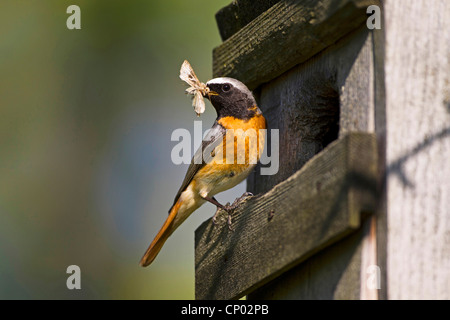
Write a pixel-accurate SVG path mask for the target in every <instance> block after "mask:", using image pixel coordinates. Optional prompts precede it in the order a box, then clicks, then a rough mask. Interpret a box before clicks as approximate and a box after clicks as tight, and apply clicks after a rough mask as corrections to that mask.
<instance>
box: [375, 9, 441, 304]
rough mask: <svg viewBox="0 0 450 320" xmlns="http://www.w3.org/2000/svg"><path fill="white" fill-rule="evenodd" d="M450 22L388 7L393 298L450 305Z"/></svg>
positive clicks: (430, 12)
mask: <svg viewBox="0 0 450 320" xmlns="http://www.w3.org/2000/svg"><path fill="white" fill-rule="evenodd" d="M449 17H450V1H447V0H434V1H433V2H432V5H431V3H430V2H429V1H423V0H416V1H407V0H393V1H392V0H386V1H384V19H385V31H384V32H385V34H386V45H385V66H384V70H385V84H386V119H387V121H386V140H387V141H386V162H387V163H386V166H387V173H386V186H385V188H386V190H387V215H388V217H387V230H386V234H385V237H387V239H388V243H387V268H388V270H387V272H388V277H387V288H388V298H389V299H449V298H450V108H449V106H450V104H449V101H450V100H449V99H448V98H449V96H450V94H449V93H450V18H449Z"/></svg>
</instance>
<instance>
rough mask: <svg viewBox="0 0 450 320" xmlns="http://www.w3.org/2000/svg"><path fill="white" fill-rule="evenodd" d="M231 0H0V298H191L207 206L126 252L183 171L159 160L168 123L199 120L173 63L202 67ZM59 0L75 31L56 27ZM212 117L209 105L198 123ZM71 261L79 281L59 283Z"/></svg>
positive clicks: (146, 230) (201, 73)
mask: <svg viewBox="0 0 450 320" xmlns="http://www.w3.org/2000/svg"><path fill="white" fill-rule="evenodd" d="M229 2H230V0H221V1H209V0H190V1H185V0H172V1H163V0H145V1H144V0H142V1H136V0H130V1H99V0H96V1H92V0H91V1H87V0H86V1H62V0H45V1H15V0H2V2H1V9H0V298H1V299H78V298H80V299H192V298H194V231H195V229H196V228H197V227H198V226H199V225H200V224H201V223H202V222H203V221H204V220H206V219H207V218H209V217H211V216H212V215H213V214H214V211H215V208H214V207H213V206H212V205H210V204H205V205H204V206H203V207H202V208H201V209H199V210H198V211H197V212H195V214H194V215H193V216H191V218H190V219H188V220H187V222H185V224H183V225H182V226H181V227H180V228H179V229H178V230H177V232H175V234H174V235H173V236H172V237H171V238H170V239H169V240H168V242H167V243H166V246H165V247H164V248H163V250H162V252H161V253H160V255H159V256H158V258H157V259H156V261H155V262H154V263H153V264H152V265H151V266H150V267H149V268H141V267H139V266H138V262H139V260H140V258H141V256H142V254H143V253H144V251H145V249H146V248H147V246H148V245H149V243H150V241H151V240H152V239H153V237H154V235H155V234H156V232H157V231H158V230H159V228H160V227H161V225H162V223H163V222H164V220H165V218H166V217H167V210H168V209H169V207H170V206H171V204H172V201H173V197H174V196H175V194H176V192H177V190H178V188H179V186H180V184H181V182H182V179H183V177H184V174H185V172H186V169H187V165H180V166H177V165H174V164H172V162H171V159H170V152H171V149H172V147H173V146H174V145H176V143H177V142H173V141H171V133H172V131H173V130H175V129H177V128H186V129H188V130H189V131H191V132H192V131H193V128H194V120H198V119H199V118H197V117H196V115H195V113H194V111H193V109H192V107H191V101H190V99H189V98H188V97H187V96H186V95H185V94H184V89H185V84H184V83H183V82H181V80H180V79H179V78H178V75H179V69H180V66H181V63H182V62H183V60H184V59H187V60H189V61H190V63H191V64H192V66H193V67H194V70H195V71H196V73H197V76H198V77H199V78H200V80H202V81H207V80H208V79H210V78H211V65H212V49H213V48H214V47H215V46H218V45H219V44H220V42H221V41H220V37H219V33H218V30H217V26H216V22H215V19H214V14H215V13H216V12H217V11H218V10H219V9H220V8H222V7H223V6H225V5H227V4H228V3H229ZM71 4H77V5H79V6H80V8H81V27H82V29H81V30H68V29H67V27H66V20H67V18H68V17H69V14H67V13H66V9H67V7H68V6H69V5H71ZM214 118H215V112H214V110H213V108H212V107H211V105H210V104H209V102H207V109H206V112H205V113H204V114H203V115H202V117H201V118H200V119H201V120H203V129H204V130H206V129H207V128H209V127H210V126H211V124H212V122H213V121H214ZM193 148H194V147H193ZM244 190H245V185H244V184H241V185H240V186H238V187H236V188H235V189H234V190H232V191H228V192H225V193H223V194H221V195H219V196H218V200H219V201H221V202H227V201H233V200H234V198H235V197H237V196H239V195H241V194H242V192H244ZM73 264H75V265H78V266H79V267H80V268H81V290H68V289H67V287H66V279H67V277H68V276H69V275H68V274H66V268H67V267H68V266H69V265H73Z"/></svg>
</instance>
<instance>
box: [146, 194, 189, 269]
mask: <svg viewBox="0 0 450 320" xmlns="http://www.w3.org/2000/svg"><path fill="white" fill-rule="evenodd" d="M180 205H181V201H180V200H178V202H177V203H176V204H175V205H174V206H173V207H172V210H170V213H169V216H168V217H167V220H166V222H164V224H163V226H162V227H161V230H159V232H158V234H157V235H156V237H155V239H153V241H152V243H151V244H150V246H149V247H148V249H147V251H146V252H145V254H144V256H143V257H142V259H141V262H140V263H139V264H140V265H141V266H142V267H147V266H148V265H149V264H150V263H152V262H153V260H155V258H156V256H157V255H158V253H159V251H160V250H161V248H162V247H163V245H164V242H166V240H167V238H169V236H170V235H171V234H172V232H173V231H174V228H173V227H174V225H173V222H174V219H175V217H176V216H177V214H178V210H179V209H180Z"/></svg>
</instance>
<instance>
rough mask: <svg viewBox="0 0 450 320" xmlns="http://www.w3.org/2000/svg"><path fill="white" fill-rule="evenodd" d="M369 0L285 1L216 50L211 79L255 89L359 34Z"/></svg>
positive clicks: (253, 21)
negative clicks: (233, 81)
mask: <svg viewBox="0 0 450 320" xmlns="http://www.w3.org/2000/svg"><path fill="white" fill-rule="evenodd" d="M373 2H374V1H367V0H322V1H317V0H290V1H281V2H278V3H276V4H275V5H273V6H272V7H271V8H269V9H268V10H267V11H265V12H264V13H262V14H261V15H259V16H258V17H257V18H255V19H254V20H252V21H251V22H250V23H248V24H247V25H246V26H245V27H243V28H242V29H241V30H239V31H238V32H236V33H235V34H234V35H233V36H231V37H230V38H229V39H227V40H226V41H225V42H224V43H223V44H222V45H220V46H219V47H217V48H215V49H214V51H213V75H214V76H215V77H218V76H222V77H223V76H229V77H232V78H236V79H239V80H241V81H242V82H244V83H245V84H246V85H247V86H248V87H249V88H250V89H251V90H252V89H255V88H256V87H257V86H258V85H260V84H262V83H264V82H267V81H269V80H271V79H273V78H275V77H277V76H279V75H281V74H282V73H283V72H285V71H287V70H289V69H291V68H292V67H293V66H295V65H297V64H299V63H302V62H305V61H306V60H308V59H309V58H311V57H312V56H313V55H315V54H317V53H318V52H320V51H321V50H323V49H325V48H326V47H328V46H329V45H331V44H333V43H335V42H336V41H337V40H339V39H340V38H342V37H343V36H345V35H346V34H348V33H349V32H351V31H352V30H355V29H356V28H358V27H359V26H361V25H362V24H364V23H365V21H366V19H367V14H366V8H367V5H369V4H370V3H373Z"/></svg>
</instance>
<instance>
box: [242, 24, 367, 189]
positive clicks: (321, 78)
mask: <svg viewBox="0 0 450 320" xmlns="http://www.w3.org/2000/svg"><path fill="white" fill-rule="evenodd" d="M372 66H373V57H372V37H371V34H370V32H369V31H368V30H367V29H366V28H360V29H358V30H356V31H354V32H352V33H351V34H349V35H347V36H346V37H344V38H343V39H341V40H340V41H338V42H337V43H336V44H334V45H332V46H330V47H329V48H327V49H326V50H324V51H322V52H321V53H320V54H318V55H316V56H315V57H314V58H312V59H310V60H308V62H307V63H304V64H301V65H299V66H296V67H295V68H292V69H291V70H289V71H288V72H285V73H284V74H283V75H281V76H280V77H278V78H276V79H273V80H272V81H271V82H270V83H267V84H264V85H262V86H261V87H260V89H259V90H258V92H259V99H258V100H259V105H260V108H261V110H262V112H263V114H264V116H265V117H266V119H267V124H268V128H269V129H278V130H279V150H280V152H279V170H278V172H277V173H276V174H275V175H265V176H261V175H260V174H259V169H257V170H255V174H252V175H251V176H250V177H249V178H248V180H247V186H248V191H251V192H253V193H254V194H257V193H262V192H266V191H268V190H269V189H271V188H272V187H273V186H274V185H276V184H277V183H279V182H281V181H283V180H285V179H287V178H288V177H289V176H291V175H292V174H293V173H294V172H296V171H297V170H299V169H300V168H301V167H302V166H303V165H304V164H305V163H306V162H307V161H308V160H309V159H311V158H312V157H313V156H314V155H315V154H317V153H318V152H320V151H321V150H322V149H323V148H324V147H325V146H326V145H327V144H328V143H330V142H331V141H333V140H335V139H337V138H338V137H339V136H342V135H344V134H345V133H347V132H351V131H364V132H373V130H374V125H373V114H374V98H373V90H374V88H373V78H374V74H373V67H372ZM268 140H269V143H268V147H267V150H271V149H272V146H271V141H270V140H271V137H270V134H269V135H268ZM258 166H260V165H258Z"/></svg>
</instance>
